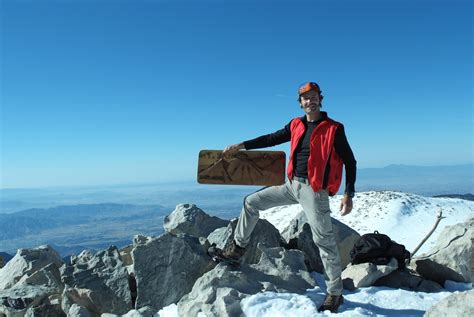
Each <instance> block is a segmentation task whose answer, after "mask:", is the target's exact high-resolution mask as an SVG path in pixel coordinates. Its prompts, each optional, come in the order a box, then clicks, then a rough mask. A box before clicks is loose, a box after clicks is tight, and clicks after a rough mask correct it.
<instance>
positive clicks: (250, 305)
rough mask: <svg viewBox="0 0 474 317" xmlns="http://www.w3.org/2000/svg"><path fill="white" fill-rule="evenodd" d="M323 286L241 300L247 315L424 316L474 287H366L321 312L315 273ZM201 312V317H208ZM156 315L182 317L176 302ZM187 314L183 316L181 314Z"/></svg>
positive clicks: (321, 295) (322, 294)
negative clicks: (415, 289)
mask: <svg viewBox="0 0 474 317" xmlns="http://www.w3.org/2000/svg"><path fill="white" fill-rule="evenodd" d="M312 275H313V277H314V278H315V279H316V281H317V282H318V284H319V285H321V287H315V288H314V289H308V290H307V292H306V293H305V294H304V295H299V294H293V293H274V292H262V293H259V294H255V295H252V296H249V297H247V298H244V299H243V300H242V302H241V303H240V306H241V308H242V311H243V312H244V314H245V315H246V316H247V317H309V316H327V315H334V316H347V317H349V316H350V317H353V316H394V317H395V316H397V317H398V316H423V314H424V313H425V311H426V310H428V309H429V308H430V307H431V306H432V305H434V304H436V303H437V302H439V301H440V300H442V299H443V298H445V297H447V296H449V295H451V294H453V292H460V291H466V290H470V289H472V284H471V283H456V282H448V284H449V287H448V288H449V290H446V291H443V292H437V293H423V292H413V291H407V290H403V289H394V288H389V287H379V286H372V287H365V288H360V289H357V290H355V291H346V290H345V291H344V293H343V295H344V304H343V305H342V306H341V307H339V313H337V314H332V313H331V312H329V311H325V312H321V313H319V312H318V309H317V307H318V306H319V305H320V304H321V303H322V302H323V300H324V297H325V282H324V277H323V275H322V274H318V273H314V272H313V273H312ZM205 316H206V315H205V314H203V313H200V314H199V316H198V317H205ZM155 317H179V316H178V307H177V306H176V304H172V305H170V306H167V307H165V308H163V309H162V310H160V311H159V312H158V313H157V314H156V315H155ZM181 317H183V316H181Z"/></svg>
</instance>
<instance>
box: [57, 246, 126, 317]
mask: <svg viewBox="0 0 474 317" xmlns="http://www.w3.org/2000/svg"><path fill="white" fill-rule="evenodd" d="M71 262H72V265H71V266H63V267H62V268H61V279H62V281H63V282H64V283H65V284H66V287H65V289H64V293H63V301H64V302H65V303H67V304H66V305H63V309H64V311H69V309H70V307H68V304H69V305H72V304H73V303H76V304H78V305H79V306H82V307H84V308H86V309H87V310H88V311H89V312H90V313H91V314H92V315H100V314H102V313H105V312H111V313H115V314H124V313H126V312H128V311H129V310H130V309H131V308H132V303H131V296H130V290H129V286H128V273H127V270H126V268H125V266H124V265H123V262H122V260H121V258H120V254H119V251H118V249H117V248H116V247H115V246H111V247H109V248H108V249H107V250H103V251H99V252H97V253H96V254H92V253H91V252H89V251H83V252H82V253H81V254H79V256H77V257H74V258H72V259H71Z"/></svg>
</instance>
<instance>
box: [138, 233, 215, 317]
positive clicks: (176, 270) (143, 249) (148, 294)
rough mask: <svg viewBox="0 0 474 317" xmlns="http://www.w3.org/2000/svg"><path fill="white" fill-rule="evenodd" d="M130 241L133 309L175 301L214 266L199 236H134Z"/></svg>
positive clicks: (168, 234)
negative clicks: (134, 296)
mask: <svg viewBox="0 0 474 317" xmlns="http://www.w3.org/2000/svg"><path fill="white" fill-rule="evenodd" d="M134 242H136V245H135V247H134V249H133V251H132V258H133V271H134V272H135V278H136V282H137V300H136V308H142V307H144V306H150V307H152V308H153V309H156V310H160V309H161V308H163V307H164V306H168V305H170V304H172V303H176V302H178V301H179V300H180V299H181V297H182V296H183V295H185V294H186V293H188V292H190V291H191V289H192V287H193V285H194V282H195V281H196V280H197V279H198V278H199V277H200V276H201V275H202V274H204V273H206V272H207V271H209V270H211V269H212V268H213V267H214V266H215V264H214V263H213V261H212V260H211V258H210V257H209V256H208V255H207V253H206V251H207V250H206V249H205V248H204V247H203V246H202V245H201V244H200V242H199V239H198V238H196V237H193V236H190V235H187V234H179V235H177V236H175V235H173V234H171V233H166V234H164V235H162V236H160V237H157V238H149V239H144V238H143V237H142V238H138V237H137V238H136V239H134Z"/></svg>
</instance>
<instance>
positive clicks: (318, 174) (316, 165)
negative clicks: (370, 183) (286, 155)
mask: <svg viewBox="0 0 474 317" xmlns="http://www.w3.org/2000/svg"><path fill="white" fill-rule="evenodd" d="M339 125H340V123H339V122H336V121H334V120H332V119H329V118H327V119H325V120H323V121H322V122H321V123H319V124H318V126H317V127H316V128H315V129H314V131H313V134H312V135H311V143H310V149H309V151H310V155H309V159H308V179H309V183H310V185H311V187H312V188H313V190H314V191H315V192H318V191H320V190H321V189H322V188H323V182H324V173H325V171H326V168H327V166H328V165H329V177H328V180H327V187H326V189H327V191H328V193H329V195H330V196H334V195H335V194H336V193H337V192H338V190H339V187H340V186H341V181H342V165H343V162H342V160H341V158H340V157H339V155H337V153H336V151H335V150H334V136H335V135H336V129H337V127H338V126H339ZM290 128H291V147H290V161H289V163H288V170H287V172H288V179H290V180H292V179H293V157H294V153H295V150H296V147H297V146H298V143H299V141H300V139H301V137H302V136H303V135H304V132H305V126H304V124H303V122H302V121H301V118H295V119H293V120H292V121H291V125H290Z"/></svg>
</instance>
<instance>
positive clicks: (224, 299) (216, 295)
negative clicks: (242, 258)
mask: <svg viewBox="0 0 474 317" xmlns="http://www.w3.org/2000/svg"><path fill="white" fill-rule="evenodd" d="M258 248H259V250H260V254H261V258H260V261H259V262H258V263H257V264H250V265H247V264H242V266H241V267H240V269H239V270H233V269H232V267H230V266H228V265H226V264H224V263H220V264H218V265H217V266H216V268H214V269H213V270H212V271H209V272H207V273H206V274H204V275H203V276H202V277H200V278H199V279H198V280H197V281H196V283H195V284H194V286H193V289H192V291H191V292H190V293H189V294H187V295H185V296H184V297H183V298H182V299H181V300H180V301H179V303H178V313H179V315H180V316H198V314H199V313H200V312H201V313H204V314H205V315H206V316H242V315H243V312H242V310H241V308H240V301H241V300H242V299H243V298H245V297H247V296H250V295H253V294H257V293H259V292H262V291H273V292H291V293H298V294H304V293H305V292H306V290H307V289H308V288H313V287H314V286H316V283H315V281H314V279H313V278H312V277H311V276H310V274H309V273H308V272H307V271H306V266H305V263H304V254H303V253H302V252H301V251H299V250H286V249H284V248H282V247H274V248H265V247H264V246H263V245H262V244H259V245H258Z"/></svg>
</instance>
